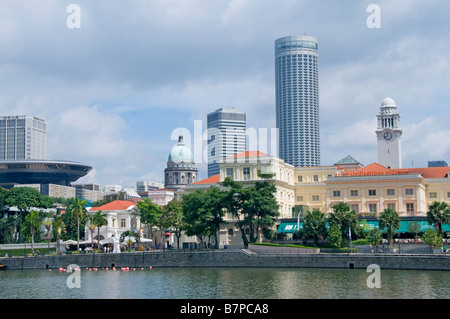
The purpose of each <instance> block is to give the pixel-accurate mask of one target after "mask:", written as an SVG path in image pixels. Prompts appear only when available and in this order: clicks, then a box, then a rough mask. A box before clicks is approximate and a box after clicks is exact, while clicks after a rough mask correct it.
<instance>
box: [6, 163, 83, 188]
mask: <svg viewBox="0 0 450 319" xmlns="http://www.w3.org/2000/svg"><path fill="white" fill-rule="evenodd" d="M91 170H92V167H91V166H89V165H86V164H82V163H77V162H71V161H59V160H4V161H0V186H3V187H9V186H12V185H15V184H46V183H50V184H58V185H64V186H70V184H71V183H72V182H75V181H77V180H78V179H80V178H81V177H83V176H86V175H87V174H88V173H89V172H90V171H91Z"/></svg>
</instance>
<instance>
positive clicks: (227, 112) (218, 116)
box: [207, 108, 247, 177]
mask: <svg viewBox="0 0 450 319" xmlns="http://www.w3.org/2000/svg"><path fill="white" fill-rule="evenodd" d="M245 128H246V117H245V113H244V112H239V111H236V110H235V109H233V108H221V109H218V110H216V111H214V112H212V113H209V114H208V116H207V130H208V177H211V176H214V175H217V174H219V173H220V168H219V160H220V159H222V158H225V157H228V156H232V155H235V154H239V153H241V152H245V149H246V142H247V138H246V129H245Z"/></svg>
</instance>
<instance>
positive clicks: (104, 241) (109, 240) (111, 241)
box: [100, 237, 118, 245]
mask: <svg viewBox="0 0 450 319" xmlns="http://www.w3.org/2000/svg"><path fill="white" fill-rule="evenodd" d="M116 241H118V239H117V238H116V237H109V238H105V239H102V240H100V244H101V245H104V244H114V243H115V242H116Z"/></svg>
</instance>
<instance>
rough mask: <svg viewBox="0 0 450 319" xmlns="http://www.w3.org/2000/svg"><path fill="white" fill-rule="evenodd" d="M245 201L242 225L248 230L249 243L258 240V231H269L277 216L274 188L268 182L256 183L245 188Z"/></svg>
mask: <svg viewBox="0 0 450 319" xmlns="http://www.w3.org/2000/svg"><path fill="white" fill-rule="evenodd" d="M245 192H246V194H245V195H246V198H247V200H246V201H245V202H244V203H243V210H242V212H243V213H244V221H243V223H244V225H246V226H248V228H249V230H250V242H252V243H254V242H256V241H257V240H258V239H259V238H260V230H261V229H263V228H264V227H266V228H268V229H270V228H272V227H273V226H274V225H275V221H276V220H277V217H278V216H279V214H280V213H279V211H278V209H279V207H278V202H277V200H276V198H275V195H274V194H275V192H276V187H275V185H274V184H273V183H272V182H270V181H268V180H263V181H257V182H255V184H254V185H253V186H250V187H247V188H245Z"/></svg>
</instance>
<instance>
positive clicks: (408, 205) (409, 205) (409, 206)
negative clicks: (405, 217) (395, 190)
mask: <svg viewBox="0 0 450 319" xmlns="http://www.w3.org/2000/svg"><path fill="white" fill-rule="evenodd" d="M406 212H407V213H412V212H414V203H406Z"/></svg>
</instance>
